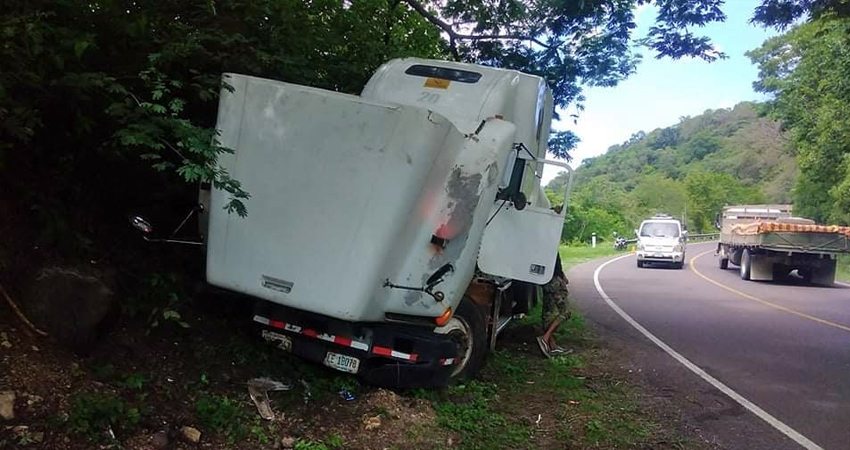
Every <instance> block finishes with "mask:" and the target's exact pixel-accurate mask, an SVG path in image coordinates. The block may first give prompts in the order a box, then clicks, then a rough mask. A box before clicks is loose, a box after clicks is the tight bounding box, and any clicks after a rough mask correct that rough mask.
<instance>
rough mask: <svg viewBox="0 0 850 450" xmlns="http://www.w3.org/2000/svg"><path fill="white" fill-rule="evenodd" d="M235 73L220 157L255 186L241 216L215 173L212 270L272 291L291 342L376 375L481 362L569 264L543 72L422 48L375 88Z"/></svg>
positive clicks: (265, 293) (268, 332)
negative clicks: (552, 189) (555, 202)
mask: <svg viewBox="0 0 850 450" xmlns="http://www.w3.org/2000/svg"><path fill="white" fill-rule="evenodd" d="M225 81H226V83H228V84H229V86H230V87H232V89H223V90H222V94H221V98H220V100H219V114H218V124H217V128H218V131H219V133H220V141H221V143H222V145H223V146H224V147H227V148H229V149H232V150H233V153H226V154H222V155H221V156H220V157H219V160H218V164H219V165H220V166H221V167H223V168H224V169H226V170H227V171H228V172H229V173H230V174H231V175H232V176H233V177H234V178H235V179H238V180H240V182H241V183H242V185H243V187H244V189H245V190H246V191H247V192H248V193H250V198H249V199H247V200H246V201H245V205H246V207H247V209H248V217H246V218H241V217H237V216H235V215H230V214H228V213H227V212H226V211H224V206H225V204H226V203H227V202H228V200H229V196H228V194H227V193H226V192H224V191H222V190H220V189H216V188H214V187H213V188H212V190H211V191H208V190H207V191H204V190H202V192H201V195H200V198H201V199H202V201H203V202H204V206H205V207H204V208H203V211H205V214H204V218H203V220H202V221H201V223H202V227H204V228H205V230H204V231H205V232H204V234H205V235H206V252H207V281H208V282H209V283H210V284H213V285H216V286H219V287H222V288H224V289H227V290H231V291H234V292H239V293H241V294H246V295H248V296H250V297H251V298H254V299H257V302H256V307H255V312H254V316H253V319H254V322H255V323H257V324H258V326H259V327H260V328H261V331H262V334H261V335H262V336H263V337H264V338H265V339H267V340H270V341H272V342H274V344H275V346H276V347H278V348H280V349H282V350H284V351H289V352H292V353H294V354H296V355H299V356H302V357H305V358H308V359H312V360H314V361H316V362H319V363H323V364H325V365H328V366H330V367H333V368H335V369H338V370H342V371H346V372H351V373H357V374H358V375H361V376H363V377H364V378H366V379H367V380H370V381H372V382H375V383H380V384H389V385H394V386H415V385H420V386H426V385H435V384H443V383H445V382H446V381H448V379H449V378H451V377H461V376H469V375H472V374H474V373H475V372H476V370H477V369H478V368H480V366H481V363H482V362H483V360H484V354H485V352H486V351H487V350H488V348H490V346H492V345H493V344H494V343H495V336H496V334H497V333H498V332H499V331H500V330H501V329H503V328H504V326H505V325H506V324H507V322H508V321H509V320H510V318H511V317H512V315H513V314H515V313H517V312H523V311H526V312H527V311H528V308H529V307H530V302H531V301H532V296H529V295H524V294H522V293H526V294H527V293H530V292H531V289H530V287H529V286H528V285H533V284H538V285H539V284H544V283H546V282H547V281H548V280H549V279H550V278H551V276H552V269H553V268H554V265H555V257H556V254H557V243H558V239H559V238H560V234H561V228H562V226H563V215H564V214H565V212H566V211H565V210H566V206H565V207H564V208H563V210H561V211H559V212H554V211H551V210H550V209H549V207H550V205H549V201H548V199H547V198H546V196H545V193H544V192H543V190H542V188H541V186H540V173H541V172H542V170H543V165H544V164H548V163H552V162H550V161H546V160H545V157H546V152H547V147H546V145H547V142H548V135H549V127H550V122H551V118H552V113H553V102H552V94H551V92H550V91H549V89H548V87H547V86H546V84H545V82H544V81H543V80H542V79H541V78H539V77H536V76H532V75H527V74H523V73H520V72H516V71H512V70H502V69H495V68H491V67H483V66H476V65H470V64H462V63H454V62H446V61H433V60H422V59H413V58H409V59H398V60H393V61H390V62H388V63H386V64H385V65H383V66H382V67H381V68H380V69H379V70H378V71H377V72H376V73H375V74H374V75H373V77H372V78H371V79H370V81H369V83H368V84H367V85H366V87H365V88H364V90H363V92H362V94H361V95H360V96H354V95H347V94H340V93H337V92H330V91H326V90H321V89H314V88H309V87H305V86H298V85H293V84H288V83H282V82H277V81H272V80H265V79H259V78H254V77H249V76H244V75H238V74H225ZM555 164H556V165H560V166H563V167H564V168H566V169H567V170H569V167H568V166H566V165H565V164H560V163H555ZM568 198H569V195H568V193H567V195H566V196H565V199H567V200H566V201H568ZM566 201H565V203H566ZM482 242H483V247H482ZM512 282H516V283H519V284H518V287H517V289H513V288H512ZM522 283H525V284H524V285H522ZM487 342H490V345H487V344H486V343H487Z"/></svg>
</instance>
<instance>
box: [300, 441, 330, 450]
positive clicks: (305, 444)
mask: <svg viewBox="0 0 850 450" xmlns="http://www.w3.org/2000/svg"><path fill="white" fill-rule="evenodd" d="M295 450H330V449H329V448H328V446H327V445H325V444H322V443H321V442H313V441H298V442H296V443H295Z"/></svg>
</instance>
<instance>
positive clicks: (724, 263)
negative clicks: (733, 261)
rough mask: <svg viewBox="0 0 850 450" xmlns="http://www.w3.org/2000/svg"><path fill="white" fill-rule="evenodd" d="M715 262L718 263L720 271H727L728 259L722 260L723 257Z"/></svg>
mask: <svg viewBox="0 0 850 450" xmlns="http://www.w3.org/2000/svg"><path fill="white" fill-rule="evenodd" d="M717 260H718V262H719V263H720V268H721V269H723V270H726V269H728V268H729V258H723V257H720V258H718V259H717Z"/></svg>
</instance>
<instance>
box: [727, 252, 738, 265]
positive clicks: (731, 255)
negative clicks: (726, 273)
mask: <svg viewBox="0 0 850 450" xmlns="http://www.w3.org/2000/svg"><path fill="white" fill-rule="evenodd" d="M729 261H732V264H734V265H736V266H740V265H741V250H735V251H733V252H732V253H729Z"/></svg>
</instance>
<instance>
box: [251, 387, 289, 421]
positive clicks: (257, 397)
mask: <svg viewBox="0 0 850 450" xmlns="http://www.w3.org/2000/svg"><path fill="white" fill-rule="evenodd" d="M290 389H292V385H291V384H286V383H281V382H280V381H275V380H272V379H270V378H254V379H252V380H250V381H248V395H250V396H251V400H253V401H254V405H256V406H257V412H259V413H260V417H262V418H263V419H265V420H274V411H273V410H272V407H271V404H269V391H288V390H290Z"/></svg>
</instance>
